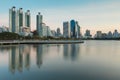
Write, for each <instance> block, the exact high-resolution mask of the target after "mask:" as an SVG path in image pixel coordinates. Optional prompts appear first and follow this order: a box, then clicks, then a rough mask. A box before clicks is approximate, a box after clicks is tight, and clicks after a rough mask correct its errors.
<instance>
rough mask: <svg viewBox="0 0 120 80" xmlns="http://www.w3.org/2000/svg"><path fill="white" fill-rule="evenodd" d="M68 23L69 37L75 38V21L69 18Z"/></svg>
mask: <svg viewBox="0 0 120 80" xmlns="http://www.w3.org/2000/svg"><path fill="white" fill-rule="evenodd" d="M70 25H71V37H73V38H76V36H77V33H76V32H77V25H76V21H75V20H71V21H70Z"/></svg>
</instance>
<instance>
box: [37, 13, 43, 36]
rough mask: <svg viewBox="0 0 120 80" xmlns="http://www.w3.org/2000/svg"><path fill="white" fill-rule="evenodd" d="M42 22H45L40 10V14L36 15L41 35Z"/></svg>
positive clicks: (38, 30)
mask: <svg viewBox="0 0 120 80" xmlns="http://www.w3.org/2000/svg"><path fill="white" fill-rule="evenodd" d="M42 23H43V16H42V15H41V14H40V12H39V13H38V15H37V16H36V27H37V32H38V35H39V36H41V33H40V32H41V31H40V30H41V29H42Z"/></svg>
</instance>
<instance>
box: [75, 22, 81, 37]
mask: <svg viewBox="0 0 120 80" xmlns="http://www.w3.org/2000/svg"><path fill="white" fill-rule="evenodd" d="M76 25H77V38H81V32H80V25H79V24H78V21H76Z"/></svg>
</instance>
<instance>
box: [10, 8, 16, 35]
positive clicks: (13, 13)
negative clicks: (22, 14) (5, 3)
mask: <svg viewBox="0 0 120 80" xmlns="http://www.w3.org/2000/svg"><path fill="white" fill-rule="evenodd" d="M16 15H17V12H16V8H15V6H13V7H12V8H11V9H9V28H10V30H9V31H10V32H13V33H17V32H18V28H17V16H16Z"/></svg>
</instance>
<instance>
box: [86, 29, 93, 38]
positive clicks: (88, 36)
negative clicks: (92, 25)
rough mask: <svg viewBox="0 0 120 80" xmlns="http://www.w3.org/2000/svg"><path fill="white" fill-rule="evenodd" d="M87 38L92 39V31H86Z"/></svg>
mask: <svg viewBox="0 0 120 80" xmlns="http://www.w3.org/2000/svg"><path fill="white" fill-rule="evenodd" d="M85 38H92V35H91V34H90V30H88V29H87V30H86V32H85Z"/></svg>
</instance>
